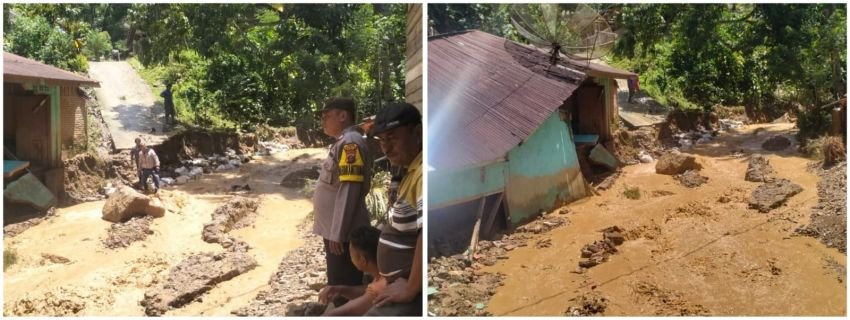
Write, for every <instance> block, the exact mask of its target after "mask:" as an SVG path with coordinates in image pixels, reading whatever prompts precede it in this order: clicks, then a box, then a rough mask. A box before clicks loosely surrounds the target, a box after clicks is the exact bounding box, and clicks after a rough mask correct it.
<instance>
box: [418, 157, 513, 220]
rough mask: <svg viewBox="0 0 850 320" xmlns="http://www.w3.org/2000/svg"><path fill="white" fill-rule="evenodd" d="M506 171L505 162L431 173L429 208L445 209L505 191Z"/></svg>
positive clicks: (429, 177) (429, 175) (429, 179)
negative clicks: (448, 206)
mask: <svg viewBox="0 0 850 320" xmlns="http://www.w3.org/2000/svg"><path fill="white" fill-rule="evenodd" d="M506 168H507V164H506V163H505V162H497V163H492V164H489V165H486V166H483V167H472V168H464V169H458V170H439V171H430V172H428V207H429V208H440V207H445V206H447V205H452V204H457V203H460V202H464V201H469V200H474V199H476V198H480V197H481V196H484V195H489V194H492V193H496V192H499V191H501V190H503V189H504V187H505V174H506ZM473 215H475V214H474V213H473Z"/></svg>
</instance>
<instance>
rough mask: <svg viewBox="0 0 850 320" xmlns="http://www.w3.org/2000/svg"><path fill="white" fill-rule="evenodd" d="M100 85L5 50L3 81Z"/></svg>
mask: <svg viewBox="0 0 850 320" xmlns="http://www.w3.org/2000/svg"><path fill="white" fill-rule="evenodd" d="M42 81H43V83H44V84H47V85H77V86H93V87H100V84H99V83H98V82H97V81H94V80H91V79H89V78H86V77H83V76H80V75H77V74H75V73H73V72H70V71H65V70H62V69H59V68H57V67H54V66H51V65H47V64H44V63H41V62H38V61H35V60H32V59H27V58H24V57H21V56H19V55H16V54H13V53H8V52H3V82H14V83H42Z"/></svg>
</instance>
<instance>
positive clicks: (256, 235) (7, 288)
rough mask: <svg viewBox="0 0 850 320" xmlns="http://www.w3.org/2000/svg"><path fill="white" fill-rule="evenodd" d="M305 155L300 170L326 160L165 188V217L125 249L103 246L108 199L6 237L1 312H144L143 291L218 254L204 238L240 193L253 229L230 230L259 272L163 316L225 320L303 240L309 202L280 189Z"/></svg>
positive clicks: (277, 163) (267, 163)
mask: <svg viewBox="0 0 850 320" xmlns="http://www.w3.org/2000/svg"><path fill="white" fill-rule="evenodd" d="M305 153H306V154H308V156H307V158H309V159H310V160H309V161H303V160H302V161H299V162H307V164H305V165H311V164H310V163H311V162H314V160H316V159H320V158H321V157H323V156H324V151H323V150H322V149H300V150H291V151H288V152H286V153H279V154H274V155H271V156H266V157H257V158H255V160H254V161H252V162H250V163H247V164H245V165H243V166H242V167H241V168H240V169H239V170H235V171H229V172H225V173H213V174H208V175H203V176H201V177H200V178H199V179H198V180H193V181H191V182H189V183H187V184H185V185H180V186H176V187H170V188H166V189H163V190H161V191H160V194H159V197H160V199H161V201H162V202H163V204H164V205H165V206H166V208H167V209H168V212H167V213H166V215H165V217H163V218H157V219H153V220H152V221H151V222H150V226H149V228H150V230H151V231H152V232H151V233H150V234H149V235H147V237H145V238H144V239H143V240H138V241H135V242H132V243H130V244H129V246H127V247H126V248H121V247H118V248H115V249H108V248H107V247H105V246H104V244H103V243H102V241H103V240H104V239H107V233H108V229H109V228H110V223H109V222H107V221H105V220H102V219H101V209H102V207H103V204H104V201H95V202H87V203H83V204H79V205H75V206H71V207H66V208H62V209H58V210H57V211H56V213H55V215H54V216H51V217H50V218H48V219H46V220H45V221H44V222H42V223H40V224H38V225H36V226H34V227H32V228H29V229H28V230H26V231H24V232H23V233H21V234H19V235H17V236H15V237H6V238H4V249H5V250H10V249H11V250H14V251H15V252H16V253H17V255H18V262H17V263H16V264H13V265H11V266H10V267H9V268H7V269H6V270H5V272H4V281H3V285H4V301H3V304H4V315H42V316H51V315H85V316H94V315H113V316H141V315H144V308H143V307H142V306H141V305H140V304H139V302H140V301H141V300H142V299H143V297H144V294H145V292H146V291H147V290H149V289H151V288H154V287H157V286H158V285H161V284H162V282H163V281H165V279H166V278H167V276H168V273H169V271H170V270H171V269H172V268H173V267H175V266H176V265H177V264H179V263H180V262H181V261H183V260H184V259H186V258H187V257H189V256H190V255H192V254H196V253H200V252H222V251H223V250H224V249H222V247H221V246H220V245H219V244H215V243H207V242H204V240H203V239H202V232H203V229H204V224H206V223H209V222H211V220H212V219H211V214H212V212H213V211H214V210H215V209H216V208H218V207H219V206H221V205H222V204H224V203H225V202H227V201H228V200H229V199H230V198H231V197H233V196H234V195H236V194H238V195H241V196H246V197H253V198H257V199H259V200H260V205H259V208H258V209H257V214H256V217H255V218H254V219H255V220H254V221H253V226H249V227H246V228H242V229H237V230H232V231H230V232H229V234H230V235H231V236H234V237H235V238H238V239H239V240H241V241H244V242H246V243H248V244H249V246H250V247H251V249H250V250H249V251H248V254H249V255H251V256H252V257H253V258H254V259H255V260H256V261H257V262H258V266H257V267H256V268H254V269H252V270H250V271H248V272H246V273H243V274H240V275H238V276H237V277H236V278H234V279H232V280H230V281H225V282H222V283H219V284H217V285H216V286H215V287H214V288H212V289H211V290H210V291H209V292H208V293H206V294H204V295H203V296H202V297H201V299H198V300H196V301H193V302H191V303H189V304H187V305H185V306H183V307H181V308H179V309H172V310H170V311H168V312H166V313H165V315H175V316H176V315H192V316H195V315H204V316H207V315H217V316H227V315H230V314H231V311H233V310H235V309H238V308H240V307H243V306H246V305H248V304H249V303H250V302H251V301H252V300H253V299H254V297H255V296H256V294H257V293H258V292H260V291H261V290H263V289H265V288H267V287H268V284H267V283H268V281H269V279H270V277H271V276H272V275H273V274H275V272H276V271H277V270H278V267H279V264H280V262H281V259H282V258H283V257H284V256H285V255H286V254H287V253H288V252H290V251H292V250H293V249H295V248H297V247H299V246H300V245H301V244H302V242H303V239H302V237H301V235H300V233H299V231H298V230H297V226H298V225H299V224H300V223H301V222H302V221H303V220H304V219H305V218H306V217H307V215H308V214H309V212H310V211H311V210H312V204H311V203H310V201H309V199H307V198H305V197H304V196H303V195H301V194H300V193H299V191H298V190H295V189H290V188H283V187H281V186H280V185H279V183H280V181H281V179H282V178H283V176H285V174H286V173H288V172H289V171H291V170H293V169H296V168H294V166H289V165H290V164H291V161H290V160H291V159H293V158H295V157H299V156H300V157H301V159H305V157H304V156H303V154H305ZM245 184H249V185H250V186H251V191H239V192H232V186H233V185H245Z"/></svg>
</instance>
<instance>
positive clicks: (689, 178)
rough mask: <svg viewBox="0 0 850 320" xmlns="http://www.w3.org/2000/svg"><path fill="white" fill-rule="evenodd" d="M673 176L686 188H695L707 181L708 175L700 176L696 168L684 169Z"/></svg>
mask: <svg viewBox="0 0 850 320" xmlns="http://www.w3.org/2000/svg"><path fill="white" fill-rule="evenodd" d="M675 178H676V180H677V181H679V183H681V184H682V185H683V186H685V187H688V188H696V187H699V186H701V185H703V184H705V183H706V182H708V177H704V176H701V175H700V174H699V171H696V170H688V171H685V173H683V174H679V175H676V176H675Z"/></svg>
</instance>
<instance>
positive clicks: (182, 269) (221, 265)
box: [140, 250, 257, 316]
mask: <svg viewBox="0 0 850 320" xmlns="http://www.w3.org/2000/svg"><path fill="white" fill-rule="evenodd" d="M256 266H257V261H256V260H254V258H253V257H251V256H250V255H248V254H247V253H246V252H245V251H243V250H228V251H225V252H220V253H210V252H207V253H200V254H195V255H192V256H189V257H188V258H186V259H185V260H183V261H182V262H180V264H178V265H177V266H176V267H174V268H173V269H171V272H170V273H169V275H168V278H167V279H166V280H165V283H164V284H163V285H161V286H159V287H157V288H154V289H151V290H148V291H147V292H145V296H144V299H143V300H142V301H141V302H140V304H141V306H142V307H144V308H145V315H148V316H162V315H164V314H165V313H166V312H167V311H168V310H171V309H173V308H180V307H182V306H184V305H186V304H188V303H190V302H192V301H195V300H196V299H198V298H199V297H200V296H202V295H203V294H204V293H206V292H207V291H209V290H211V289H212V288H214V287H215V285H216V284H218V283H221V282H224V281H228V280H230V279H233V278H234V277H236V276H238V275H240V274H243V273H245V272H248V271H250V270H252V269H254V268H255V267H256Z"/></svg>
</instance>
